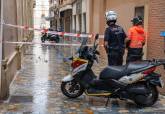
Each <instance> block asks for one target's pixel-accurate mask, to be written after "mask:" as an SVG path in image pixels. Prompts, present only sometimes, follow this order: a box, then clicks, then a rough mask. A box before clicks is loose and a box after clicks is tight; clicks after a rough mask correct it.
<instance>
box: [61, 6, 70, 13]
mask: <svg viewBox="0 0 165 114" xmlns="http://www.w3.org/2000/svg"><path fill="white" fill-rule="evenodd" d="M71 9H72V5H66V6H64V7H61V8H60V10H59V11H60V12H63V11H66V10H71Z"/></svg>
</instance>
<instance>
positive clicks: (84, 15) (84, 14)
mask: <svg viewBox="0 0 165 114" xmlns="http://www.w3.org/2000/svg"><path fill="white" fill-rule="evenodd" d="M83 20H84V23H83V24H84V31H83V32H85V33H86V13H83Z"/></svg>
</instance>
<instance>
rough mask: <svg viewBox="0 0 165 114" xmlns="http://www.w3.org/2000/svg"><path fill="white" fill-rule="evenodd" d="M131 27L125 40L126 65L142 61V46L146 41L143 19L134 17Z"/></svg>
mask: <svg viewBox="0 0 165 114" xmlns="http://www.w3.org/2000/svg"><path fill="white" fill-rule="evenodd" d="M132 23H133V27H131V28H130V29H129V33H128V39H127V47H128V54H127V63H128V62H133V61H139V60H142V57H143V46H144V45H145V41H146V33H145V31H144V28H143V19H142V18H141V17H139V16H138V17H134V18H133V20H132Z"/></svg>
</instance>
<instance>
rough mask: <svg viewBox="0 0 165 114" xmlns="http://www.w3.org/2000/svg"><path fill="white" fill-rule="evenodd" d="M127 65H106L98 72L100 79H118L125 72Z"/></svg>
mask: <svg viewBox="0 0 165 114" xmlns="http://www.w3.org/2000/svg"><path fill="white" fill-rule="evenodd" d="M126 69H127V66H126V65H125V66H108V67H106V68H105V69H104V70H103V71H102V72H101V73H100V79H103V80H106V79H116V80H118V79H119V78H121V77H122V76H124V74H126Z"/></svg>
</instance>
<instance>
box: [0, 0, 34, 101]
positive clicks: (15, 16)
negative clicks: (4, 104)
mask: <svg viewBox="0 0 165 114" xmlns="http://www.w3.org/2000/svg"><path fill="white" fill-rule="evenodd" d="M3 7H4V9H3V10H4V13H3V20H4V22H5V23H9V24H13V25H27V26H29V27H33V7H34V0H4V3H3ZM32 37H33V32H29V31H24V30H20V29H17V28H13V27H8V26H5V25H4V26H3V41H11V42H12V41H28V40H31V39H32ZM23 50H24V46H23V45H9V44H3V54H2V55H3V57H2V59H3V60H2V64H1V65H2V72H1V77H0V79H1V80H0V87H1V88H0V98H1V99H5V98H7V97H8V95H9V86H10V83H11V81H12V80H13V78H14V76H15V74H16V72H17V71H18V70H19V69H20V68H21V56H22V55H23V54H22V52H23Z"/></svg>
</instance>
